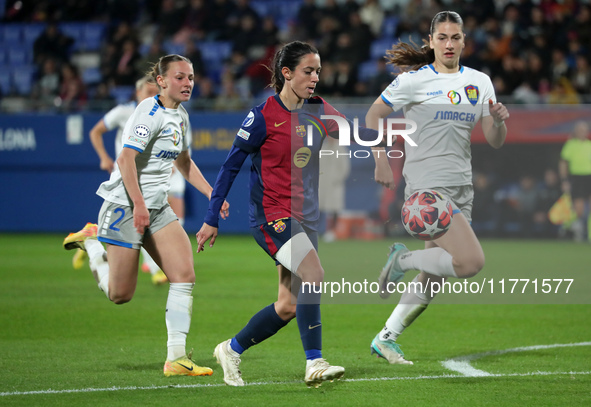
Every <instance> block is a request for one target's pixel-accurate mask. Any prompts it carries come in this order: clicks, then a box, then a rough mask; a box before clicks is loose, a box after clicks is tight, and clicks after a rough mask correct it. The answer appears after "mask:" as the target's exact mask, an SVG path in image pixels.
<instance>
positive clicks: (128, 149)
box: [64, 55, 228, 376]
mask: <svg viewBox="0 0 591 407" xmlns="http://www.w3.org/2000/svg"><path fill="white" fill-rule="evenodd" d="M152 77H153V78H154V80H155V82H156V83H157V84H158V88H159V89H160V91H161V93H160V94H159V95H156V96H155V97H153V98H148V99H145V100H144V101H142V102H141V103H140V104H139V105H138V107H137V108H136V109H135V111H134V113H133V115H132V116H131V117H130V118H129V120H128V121H127V124H126V125H125V130H124V131H123V150H122V151H121V153H120V154H119V157H118V158H117V166H116V167H115V169H114V171H113V172H112V173H111V178H110V179H109V180H108V181H106V182H103V183H102V184H101V186H100V187H99V189H98V191H97V194H98V195H100V196H101V197H103V198H104V199H105V202H104V203H103V206H102V208H101V210H100V213H99V220H98V227H97V225H93V224H90V223H89V224H87V225H86V227H85V228H84V229H82V230H81V231H79V232H77V233H72V234H70V235H69V236H68V237H67V238H66V239H65V240H64V247H66V248H67V249H68V248H76V247H80V248H83V249H85V250H86V251H87V252H88V256H89V260H90V265H91V269H92V270H93V275H94V277H95V279H96V281H97V283H98V285H99V288H100V289H101V290H102V291H104V292H105V294H106V295H107V297H108V298H109V299H110V300H111V301H113V302H114V303H116V304H123V303H126V302H128V301H130V300H131V298H132V297H133V294H134V292H135V288H136V284H137V273H138V261H139V249H140V247H142V246H143V247H145V248H146V249H147V250H148V253H149V254H150V255H151V256H152V257H153V258H154V260H155V261H156V262H157V263H158V264H159V265H160V267H161V268H162V270H163V271H164V273H166V275H167V277H168V279H169V281H170V289H169V294H168V301H167V303H166V327H167V329H168V355H167V360H166V363H165V365H164V375H165V376H173V375H189V376H202V375H211V374H212V370H211V369H210V368H207V367H200V366H197V365H196V364H195V363H194V362H193V361H192V360H191V355H186V351H185V345H186V339H187V334H188V332H189V327H190V324H191V312H192V304H193V297H192V296H191V292H192V291H193V286H194V284H195V271H194V270H193V254H192V249H191V243H190V241H189V238H188V237H187V234H186V233H185V231H184V230H183V228H182V227H181V225H180V224H179V222H177V217H176V215H175V214H174V212H173V211H172V209H171V208H170V205H169V204H168V203H167V201H166V195H167V194H166V192H167V190H168V184H169V182H170V173H171V170H172V166H173V161H174V160H176V167H177V169H178V170H179V171H180V172H181V174H183V176H184V177H185V178H186V179H187V180H188V181H189V182H190V183H191V184H192V185H193V186H194V187H195V188H197V189H198V190H199V191H201V192H202V193H203V194H204V195H205V196H207V197H208V198H209V197H210V196H211V191H212V188H211V186H210V185H209V183H208V182H207V181H206V180H205V178H204V177H203V175H202V174H201V171H199V169H198V168H197V166H196V165H195V163H194V162H193V160H192V159H191V156H190V155H189V153H188V148H189V145H188V143H187V138H186V136H185V131H186V130H187V123H188V120H189V117H188V114H187V111H186V110H185V109H184V107H182V105H181V102H186V101H188V100H189V99H190V97H191V92H192V91H193V85H194V83H193V77H194V74H193V65H192V64H191V61H189V60H188V59H187V58H185V57H183V56H180V55H167V56H164V57H162V58H160V60H159V61H158V62H157V63H156V64H155V65H154V68H153V69H152ZM220 213H221V216H222V218H225V217H226V216H227V214H228V203H227V202H223V203H222V204H221V205H220ZM97 236H98V240H97ZM101 242H103V243H105V244H106V246H107V251H106V254H107V258H108V263H107V262H105V260H104V255H105V250H104V248H103V246H102V244H101Z"/></svg>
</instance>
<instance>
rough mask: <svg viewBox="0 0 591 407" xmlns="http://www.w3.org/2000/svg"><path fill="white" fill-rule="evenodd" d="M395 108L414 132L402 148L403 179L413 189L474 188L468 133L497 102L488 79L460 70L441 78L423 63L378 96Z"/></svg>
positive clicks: (443, 74)
mask: <svg viewBox="0 0 591 407" xmlns="http://www.w3.org/2000/svg"><path fill="white" fill-rule="evenodd" d="M381 97H382V100H383V101H384V102H385V103H386V104H388V105H389V106H390V107H392V109H393V110H395V111H396V110H399V109H400V108H402V109H403V112H404V116H405V118H406V119H410V120H413V121H414V122H415V123H416V124H417V126H418V128H417V130H416V131H415V132H414V133H412V134H411V135H410V138H411V139H412V140H413V141H414V142H415V143H416V144H417V147H412V146H410V145H408V144H406V161H405V163H404V169H403V175H404V179H405V180H406V183H407V185H409V187H410V188H411V190H417V189H422V188H434V187H438V186H439V187H448V186H459V185H471V184H472V166H471V163H470V161H471V157H472V155H471V151H470V134H471V133H472V130H473V129H474V126H475V125H476V123H477V122H478V121H479V120H480V119H481V118H482V117H483V116H489V115H490V113H489V108H488V100H489V99H492V101H493V103H496V97H495V93H494V89H493V86H492V82H491V80H490V78H489V77H488V76H487V75H485V74H484V73H482V72H479V71H477V70H475V69H471V68H467V67H464V66H462V67H461V68H460V71H459V72H456V73H451V74H445V73H439V72H437V71H435V69H434V68H433V66H432V65H426V66H424V67H422V68H421V69H419V70H418V71H411V72H405V73H403V74H400V75H398V77H396V79H394V81H392V83H391V84H390V85H389V86H388V87H387V88H386V89H385V90H384V91H383V92H382V95H381Z"/></svg>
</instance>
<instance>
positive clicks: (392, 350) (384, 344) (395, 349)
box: [371, 334, 413, 365]
mask: <svg viewBox="0 0 591 407" xmlns="http://www.w3.org/2000/svg"><path fill="white" fill-rule="evenodd" d="M374 353H375V354H376V355H377V357H378V358H384V359H386V360H387V361H388V362H390V364H393V365H412V364H413V363H412V362H411V361H410V360H406V359H404V352H402V349H400V346H399V345H398V344H397V343H396V342H394V341H393V340H391V339H390V340H385V341H382V340H381V339H380V334H377V335H376V337H375V338H374V339H373V341H371V354H372V355H373V354H374Z"/></svg>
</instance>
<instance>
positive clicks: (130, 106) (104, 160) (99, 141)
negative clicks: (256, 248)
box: [73, 76, 184, 285]
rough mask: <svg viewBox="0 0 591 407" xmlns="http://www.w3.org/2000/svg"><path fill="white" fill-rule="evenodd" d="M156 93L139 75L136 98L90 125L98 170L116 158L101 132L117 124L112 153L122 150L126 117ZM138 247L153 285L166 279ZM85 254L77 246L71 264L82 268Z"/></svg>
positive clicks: (111, 164)
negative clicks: (140, 103) (97, 160)
mask: <svg viewBox="0 0 591 407" xmlns="http://www.w3.org/2000/svg"><path fill="white" fill-rule="evenodd" d="M156 94H158V86H157V85H156V84H155V83H154V82H152V81H151V78H150V77H149V76H145V77H143V78H141V79H138V80H137V82H136V83H135V97H136V100H135V101H133V102H129V103H122V104H120V105H117V106H115V107H114V108H113V109H111V110H109V111H108V112H107V113H106V114H105V116H104V117H103V118H102V119H100V120H99V121H98V122H97V123H96V124H95V125H94V126H93V127H92V129H91V130H90V141H91V142H92V146H93V148H94V151H96V154H97V155H98V156H99V159H100V168H101V170H104V171H107V172H108V173H109V174H110V173H111V172H113V169H114V168H115V162H114V161H113V159H112V158H111V157H110V156H109V153H108V152H107V150H106V148H105V143H104V141H103V135H104V134H105V133H106V132H108V131H111V130H113V129H115V128H117V135H116V136H115V155H116V156H118V155H119V153H120V152H121V149H123V143H122V142H121V137H122V135H123V129H124V128H125V123H127V119H129V117H130V116H131V115H132V114H133V112H134V111H135V108H136V107H137V104H138V103H139V102H141V101H142V100H144V99H146V98H149V97H152V96H155V95H156ZM173 177H174V173H173ZM181 178H182V176H181ZM183 181H184V178H183ZM172 185H173V180H171V190H172ZM170 196H171V192H170V191H169V196H168V201H169V203H171V198H170ZM171 208H172V209H173V211H175V213H176V214H177V216H179V221H181V219H180V215H179V214H178V213H177V211H176V210H175V207H174V205H172V204H171ZM181 223H182V222H181ZM140 251H141V253H142V258H143V264H142V270H145V271H149V272H150V274H151V275H152V283H154V284H155V285H159V284H164V283H167V282H168V279H167V278H166V275H165V274H164V273H163V272H162V270H160V267H159V266H158V265H157V264H156V262H155V261H154V260H153V259H152V258H151V257H150V255H149V254H148V252H147V251H146V249H144V248H143V247H142V249H141V250H140ZM86 257H87V254H86V251H84V250H82V249H78V250H76V254H75V255H74V259H73V264H74V268H76V269H79V268H81V267H82V266H83V265H84V260H85V259H86Z"/></svg>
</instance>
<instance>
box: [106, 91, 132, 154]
mask: <svg viewBox="0 0 591 407" xmlns="http://www.w3.org/2000/svg"><path fill="white" fill-rule="evenodd" d="M136 106H137V103H136V102H129V103H125V104H122V105H117V106H115V107H114V108H112V109H111V110H109V111H108V112H107V114H105V116H104V117H103V122H104V123H105V127H106V128H107V130H109V131H111V130H113V129H115V128H117V135H116V136H115V157H119V153H121V149H122V148H123V144H122V135H123V128H124V127H125V123H127V119H129V117H130V116H131V115H132V114H133V112H134V111H135V108H136Z"/></svg>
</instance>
